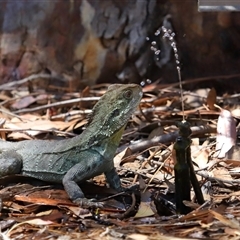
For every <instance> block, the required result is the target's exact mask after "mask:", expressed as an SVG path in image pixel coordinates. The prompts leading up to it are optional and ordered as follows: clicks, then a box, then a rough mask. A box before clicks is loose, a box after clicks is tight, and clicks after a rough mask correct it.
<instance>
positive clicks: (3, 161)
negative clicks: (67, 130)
mask: <svg viewBox="0 0 240 240" xmlns="http://www.w3.org/2000/svg"><path fill="white" fill-rule="evenodd" d="M141 97H142V90H141V87H140V86H139V85H136V84H126V85H124V84H114V85H111V86H110V87H109V88H108V91H107V92H106V93H105V94H104V95H103V96H102V97H101V99H100V100H99V101H98V102H97V104H96V105H95V106H94V108H93V110H92V114H91V117H90V120H89V123H88V125H87V128H86V129H85V130H84V131H83V132H82V134H81V135H79V136H76V137H74V138H71V139H65V140H52V141H51V140H26V141H21V142H17V143H12V142H5V141H0V153H1V154H0V177H2V176H6V175H11V174H18V173H20V174H23V175H26V176H31V177H34V178H37V179H41V180H44V181H49V182H54V183H62V184H63V186H64V189H65V190H66V192H67V193H68V195H69V197H70V199H71V200H72V201H73V202H76V203H78V204H80V205H82V206H84V207H89V206H100V205H99V204H97V203H94V202H91V201H89V200H88V199H86V198H85V197H84V194H83V192H82V190H81V189H80V187H79V186H78V183H80V182H82V181H84V180H87V179H90V178H93V177H95V176H97V175H100V174H102V173H104V174H105V176H106V179H107V182H108V183H109V184H110V186H111V187H112V188H114V189H116V190H117V191H121V183H120V179H119V176H118V175H117V173H116V171H115V168H114V165H113V157H114V154H115V152H116V149H117V147H118V145H119V142H120V140H121V137H122V133H123V131H124V128H125V126H126V124H127V122H128V120H129V118H130V117H131V115H132V114H133V113H134V111H135V109H136V108H137V106H138V104H139V102H140V100H141Z"/></svg>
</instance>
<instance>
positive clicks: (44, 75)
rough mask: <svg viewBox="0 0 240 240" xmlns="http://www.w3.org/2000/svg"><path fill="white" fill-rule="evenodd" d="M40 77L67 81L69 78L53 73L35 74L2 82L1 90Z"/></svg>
mask: <svg viewBox="0 0 240 240" xmlns="http://www.w3.org/2000/svg"><path fill="white" fill-rule="evenodd" d="M38 78H43V79H44V78H45V79H50V78H52V79H56V80H59V81H61V82H66V81H67V80H66V79H64V78H60V77H56V76H52V75H49V74H33V75H31V76H29V77H26V78H23V79H21V80H17V81H13V82H9V83H5V84H2V85H0V90H7V89H9V88H12V87H14V88H16V87H18V86H20V85H22V84H24V83H26V82H29V81H33V80H35V79H38Z"/></svg>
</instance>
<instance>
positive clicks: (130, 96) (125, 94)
mask: <svg viewBox="0 0 240 240" xmlns="http://www.w3.org/2000/svg"><path fill="white" fill-rule="evenodd" d="M132 95H133V92H132V90H130V89H128V90H126V91H125V92H124V93H123V96H124V97H125V98H126V99H131V98H132Z"/></svg>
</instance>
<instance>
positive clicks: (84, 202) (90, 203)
mask: <svg viewBox="0 0 240 240" xmlns="http://www.w3.org/2000/svg"><path fill="white" fill-rule="evenodd" d="M94 201H96V199H87V198H78V199H76V200H74V203H76V204H78V205H79V206H80V207H83V208H89V207H95V208H102V207H103V203H102V202H94Z"/></svg>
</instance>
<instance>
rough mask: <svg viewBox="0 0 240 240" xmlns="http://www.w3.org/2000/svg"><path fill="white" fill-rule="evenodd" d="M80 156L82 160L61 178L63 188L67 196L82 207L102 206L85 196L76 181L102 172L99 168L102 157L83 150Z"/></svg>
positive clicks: (78, 181) (101, 166)
mask: <svg viewBox="0 0 240 240" xmlns="http://www.w3.org/2000/svg"><path fill="white" fill-rule="evenodd" d="M89 157H90V158H89ZM82 158H83V160H82V161H80V162H79V163H77V164H75V165H74V166H73V167H72V168H70V169H69V170H68V171H67V173H66V174H65V175H64V177H63V180H62V183H63V186H64V189H65V191H66V192H67V194H68V196H69V198H70V199H71V200H72V201H73V202H74V203H77V204H79V205H80V206H82V207H102V203H97V202H93V201H91V200H89V199H87V198H85V196H84V193H83V192H82V190H81V188H80V187H79V186H78V183H80V182H82V181H84V180H88V179H90V178H93V177H95V176H97V175H99V174H101V173H102V172H103V171H101V168H103V163H102V162H103V158H102V156H101V155H100V154H99V153H97V152H91V154H89V153H88V152H83V153H82V154H81V159H82ZM88 158H89V159H88ZM66 161H67V160H66Z"/></svg>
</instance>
